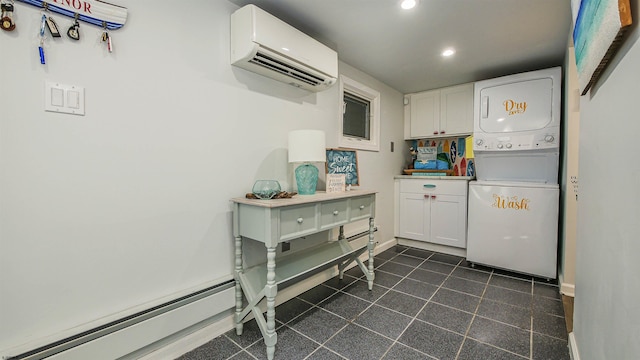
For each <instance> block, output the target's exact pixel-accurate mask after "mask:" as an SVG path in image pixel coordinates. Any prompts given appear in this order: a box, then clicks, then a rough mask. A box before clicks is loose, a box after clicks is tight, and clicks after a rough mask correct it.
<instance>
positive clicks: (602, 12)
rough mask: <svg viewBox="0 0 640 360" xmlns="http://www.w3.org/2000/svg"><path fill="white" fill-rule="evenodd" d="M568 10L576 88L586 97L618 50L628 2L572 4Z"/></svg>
mask: <svg viewBox="0 0 640 360" xmlns="http://www.w3.org/2000/svg"><path fill="white" fill-rule="evenodd" d="M571 7H572V9H571V10H572V12H573V18H574V28H573V43H574V47H575V52H576V65H577V67H578V84H579V86H580V93H581V94H582V95H585V94H586V93H587V91H589V89H590V88H591V87H592V86H593V84H594V83H595V82H596V81H597V80H598V77H599V76H600V74H601V73H602V71H603V70H604V68H605V67H606V65H607V63H608V62H609V60H610V59H611V58H612V57H613V55H614V54H615V52H616V50H617V49H618V48H619V47H620V44H621V42H622V37H623V35H624V33H625V32H626V29H627V28H628V27H629V25H631V9H630V8H629V0H573V1H572V2H571Z"/></svg>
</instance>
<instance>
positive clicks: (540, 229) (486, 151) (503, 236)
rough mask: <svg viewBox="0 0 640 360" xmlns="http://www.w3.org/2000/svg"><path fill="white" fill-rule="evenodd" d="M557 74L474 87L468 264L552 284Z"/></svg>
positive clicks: (556, 190) (548, 72)
mask: <svg viewBox="0 0 640 360" xmlns="http://www.w3.org/2000/svg"><path fill="white" fill-rule="evenodd" d="M561 75H562V73H561V68H560V67H556V68H551V69H545V70H538V71H532V72H527V73H522V74H516V75H509V76H504V77H500V78H496V79H491V80H485V81H479V82H477V83H475V87H474V134H473V135H474V146H473V151H474V154H475V168H476V169H475V170H476V181H471V182H470V183H469V207H468V209H469V213H468V234H467V235H468V239H467V260H468V261H469V262H471V263H472V264H484V265H489V266H492V267H496V268H502V269H506V270H511V271H514V272H519V273H524V274H529V275H534V276H539V277H544V278H547V279H555V278H556V270H557V251H558V250H557V240H558V206H559V187H558V162H559V150H560V144H559V140H560V114H561V111H560V109H561V104H560V92H561Z"/></svg>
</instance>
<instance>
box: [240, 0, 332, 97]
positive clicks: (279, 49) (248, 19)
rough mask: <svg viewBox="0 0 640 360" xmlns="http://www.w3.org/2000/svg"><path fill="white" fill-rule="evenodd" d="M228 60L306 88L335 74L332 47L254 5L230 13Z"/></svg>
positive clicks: (318, 86) (324, 84)
mask: <svg viewBox="0 0 640 360" xmlns="http://www.w3.org/2000/svg"><path fill="white" fill-rule="evenodd" d="M231 64H233V65H235V66H238V67H241V68H243V69H246V70H249V71H253V72H255V73H258V74H261V75H264V76H268V77H270V78H273V79H276V80H278V81H282V82H285V83H288V84H290V85H293V86H296V87H299V88H303V89H306V90H309V91H323V90H326V89H328V88H329V87H331V86H332V85H333V84H335V83H336V79H337V78H338V54H337V53H336V52H335V51H333V50H332V49H330V48H328V47H327V46H325V45H323V44H321V43H320V42H318V41H317V40H315V39H313V38H312V37H310V36H308V35H306V34H305V33H303V32H301V31H300V30H298V29H296V28H294V27H292V26H291V25H289V24H287V23H285V22H283V21H282V20H280V19H278V18H276V17H274V16H273V15H271V14H269V13H267V12H266V11H264V10H262V9H260V8H258V7H257V6H255V5H247V6H244V7H242V8H240V9H238V10H236V11H235V12H234V13H233V14H231Z"/></svg>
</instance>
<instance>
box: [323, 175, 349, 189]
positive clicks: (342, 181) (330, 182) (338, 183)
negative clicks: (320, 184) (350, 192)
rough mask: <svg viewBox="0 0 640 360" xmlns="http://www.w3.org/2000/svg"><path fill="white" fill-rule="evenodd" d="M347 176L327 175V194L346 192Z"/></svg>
mask: <svg viewBox="0 0 640 360" xmlns="http://www.w3.org/2000/svg"><path fill="white" fill-rule="evenodd" d="M346 184H347V183H346V176H345V174H327V192H328V193H335V192H344V191H345V190H346Z"/></svg>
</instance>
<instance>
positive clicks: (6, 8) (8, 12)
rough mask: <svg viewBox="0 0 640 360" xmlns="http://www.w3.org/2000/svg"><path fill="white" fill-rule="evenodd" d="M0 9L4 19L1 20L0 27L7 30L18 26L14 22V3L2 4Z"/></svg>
mask: <svg viewBox="0 0 640 360" xmlns="http://www.w3.org/2000/svg"><path fill="white" fill-rule="evenodd" d="M0 10H2V15H1V16H0V18H1V19H2V20H1V22H0V28H2V30H5V31H13V30H14V29H15V28H16V24H15V23H14V22H13V4H5V3H3V4H1V5H0Z"/></svg>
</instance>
